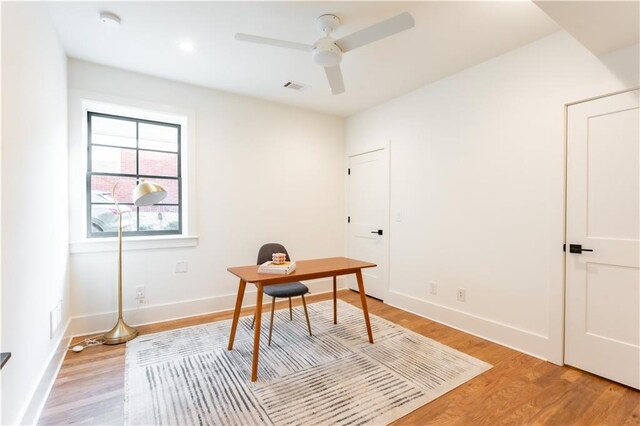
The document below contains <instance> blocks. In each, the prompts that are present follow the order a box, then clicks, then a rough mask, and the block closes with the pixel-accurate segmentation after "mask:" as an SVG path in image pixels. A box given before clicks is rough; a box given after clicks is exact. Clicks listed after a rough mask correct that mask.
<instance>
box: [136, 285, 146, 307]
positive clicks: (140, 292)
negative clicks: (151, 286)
mask: <svg viewBox="0 0 640 426" xmlns="http://www.w3.org/2000/svg"><path fill="white" fill-rule="evenodd" d="M145 297H147V294H146V291H145V288H144V286H143V285H141V286H138V287H136V300H137V301H138V302H139V303H142V302H143V301H144V299H145Z"/></svg>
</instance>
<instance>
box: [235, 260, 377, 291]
mask: <svg viewBox="0 0 640 426" xmlns="http://www.w3.org/2000/svg"><path fill="white" fill-rule="evenodd" d="M376 266H378V265H376V264H375V263H369V262H362V261H360V260H355V259H349V258H347V257H328V258H325V259H311V260H296V270H295V271H293V272H292V273H290V274H287V275H284V274H282V275H280V274H278V275H276V274H259V273H258V265H251V266H236V267H233V268H227V271H229V272H231V273H232V274H233V275H235V276H237V277H238V278H240V279H241V280H244V281H246V282H248V283H257V282H259V283H262V284H263V285H269V284H280V283H285V282H291V281H302V280H312V279H314V278H324V277H331V276H335V275H346V274H353V273H355V272H356V271H358V270H360V269H362V268H373V267H376Z"/></svg>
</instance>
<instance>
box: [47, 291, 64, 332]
mask: <svg viewBox="0 0 640 426" xmlns="http://www.w3.org/2000/svg"><path fill="white" fill-rule="evenodd" d="M61 321H62V299H60V300H58V303H56V306H54V307H53V309H52V310H51V312H50V313H49V338H50V339H53V336H54V335H55V334H56V331H57V330H58V327H60V322H61Z"/></svg>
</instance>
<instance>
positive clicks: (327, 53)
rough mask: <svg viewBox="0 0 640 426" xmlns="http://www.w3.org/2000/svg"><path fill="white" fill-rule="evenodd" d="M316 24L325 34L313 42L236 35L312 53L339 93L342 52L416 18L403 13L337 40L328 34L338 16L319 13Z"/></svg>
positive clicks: (403, 27) (405, 27)
mask: <svg viewBox="0 0 640 426" xmlns="http://www.w3.org/2000/svg"><path fill="white" fill-rule="evenodd" d="M317 24H318V28H320V30H321V31H322V32H324V34H325V36H324V37H322V38H320V39H319V40H318V41H316V42H315V43H314V44H313V45H308V44H304V43H296V42H291V41H285V40H278V39H273V38H267V37H260V36H254V35H250V34H241V33H238V34H236V40H240V41H248V42H251V43H258V44H267V45H270V46H277V47H285V48H288V49H296V50H302V51H306V52H311V58H312V60H313V62H314V63H315V64H317V65H320V66H321V67H324V71H325V74H326V76H327V80H328V81H329V87H330V88H331V93H333V94H334V95H338V94H340V93H344V91H345V89H344V81H343V79H342V71H341V70H340V62H341V61H342V54H343V53H346V52H348V51H350V50H353V49H355V48H358V47H361V46H364V45H366V44H369V43H373V42H374V41H377V40H380V39H383V38H385V37H389V36H391V35H393V34H396V33H399V32H401V31H404V30H408V29H410V28H413V27H414V26H415V21H414V19H413V16H411V14H410V13H409V12H403V13H401V14H399V15H397V16H394V17H393V18H389V19H387V20H384V21H382V22H378V23H377V24H374V25H371V26H369V27H367V28H364V29H362V30H360V31H356V32H355V33H352V34H349V35H348V36H345V37H342V38H341V39H338V40H334V39H333V38H332V37H331V32H332V31H333V30H335V29H336V28H337V27H338V26H339V25H340V18H338V17H337V16H336V15H333V14H325V15H321V16H320V17H318V19H317Z"/></svg>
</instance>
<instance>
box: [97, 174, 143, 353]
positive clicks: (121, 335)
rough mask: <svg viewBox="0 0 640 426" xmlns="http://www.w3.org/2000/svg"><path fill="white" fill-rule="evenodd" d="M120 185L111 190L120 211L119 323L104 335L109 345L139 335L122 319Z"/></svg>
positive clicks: (119, 215) (119, 212)
mask: <svg viewBox="0 0 640 426" xmlns="http://www.w3.org/2000/svg"><path fill="white" fill-rule="evenodd" d="M118 184H120V181H118V182H116V183H115V185H113V189H112V190H111V197H112V198H113V201H114V203H115V205H116V209H118V322H117V323H116V325H115V326H114V327H113V328H112V329H111V331H109V332H108V333H106V334H105V335H104V343H105V344H107V345H116V344H118V343H124V342H127V341H129V340H131V339H133V338H134V337H136V336H137V335H138V330H137V329H135V328H134V327H131V326H129V325H127V324H126V323H125V322H124V319H123V318H122V210H121V209H120V206H119V205H118V199H117V198H116V188H117V187H118Z"/></svg>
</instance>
